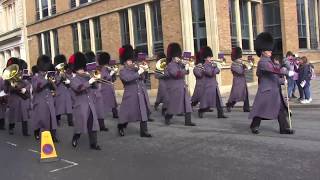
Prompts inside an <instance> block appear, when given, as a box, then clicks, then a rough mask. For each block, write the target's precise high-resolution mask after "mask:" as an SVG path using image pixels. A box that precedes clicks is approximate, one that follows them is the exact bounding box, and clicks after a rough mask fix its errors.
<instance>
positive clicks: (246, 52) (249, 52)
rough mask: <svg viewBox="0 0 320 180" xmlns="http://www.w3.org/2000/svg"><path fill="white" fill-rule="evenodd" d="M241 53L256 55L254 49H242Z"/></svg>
mask: <svg viewBox="0 0 320 180" xmlns="http://www.w3.org/2000/svg"><path fill="white" fill-rule="evenodd" d="M242 54H243V55H256V52H255V51H250V50H244V51H242Z"/></svg>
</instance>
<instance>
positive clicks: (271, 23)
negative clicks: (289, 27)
mask: <svg viewBox="0 0 320 180" xmlns="http://www.w3.org/2000/svg"><path fill="white" fill-rule="evenodd" d="M263 16H264V21H263V22H264V30H265V31H267V32H269V33H271V34H272V35H273V38H274V49H273V51H274V54H278V53H280V54H281V53H282V34H281V19H280V17H281V16H280V7H279V1H278V0H264V1H263Z"/></svg>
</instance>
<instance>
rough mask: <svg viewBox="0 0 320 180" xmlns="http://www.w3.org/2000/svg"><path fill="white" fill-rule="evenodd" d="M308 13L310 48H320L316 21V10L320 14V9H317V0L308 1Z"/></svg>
mask: <svg viewBox="0 0 320 180" xmlns="http://www.w3.org/2000/svg"><path fill="white" fill-rule="evenodd" d="M308 3H309V4H308V6H309V8H308V11H309V12H308V13H309V31H310V48H311V49H317V48H318V39H317V31H318V30H317V21H316V12H315V11H316V10H317V11H318V12H319V9H318V8H317V7H316V4H315V0H309V1H308Z"/></svg>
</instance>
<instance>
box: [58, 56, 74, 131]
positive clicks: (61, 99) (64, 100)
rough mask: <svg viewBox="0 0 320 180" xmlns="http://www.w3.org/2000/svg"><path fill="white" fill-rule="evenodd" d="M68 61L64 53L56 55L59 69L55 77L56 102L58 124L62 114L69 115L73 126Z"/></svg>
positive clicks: (70, 123)
mask: <svg viewBox="0 0 320 180" xmlns="http://www.w3.org/2000/svg"><path fill="white" fill-rule="evenodd" d="M66 63H67V59H66V57H65V56H64V55H63V54H60V55H57V56H56V57H54V65H55V68H56V70H57V74H56V77H55V79H56V82H55V83H56V86H57V89H56V95H55V96H54V104H55V108H56V118H57V123H58V125H60V120H61V115H67V120H68V125H69V126H73V121H72V102H71V91H70V77H69V75H68V74H67V73H66V66H67V64H66Z"/></svg>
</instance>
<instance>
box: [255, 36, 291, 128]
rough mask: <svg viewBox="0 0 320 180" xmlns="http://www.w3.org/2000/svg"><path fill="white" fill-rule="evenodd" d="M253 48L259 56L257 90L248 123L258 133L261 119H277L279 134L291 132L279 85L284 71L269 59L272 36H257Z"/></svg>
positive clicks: (271, 48)
mask: <svg viewBox="0 0 320 180" xmlns="http://www.w3.org/2000/svg"><path fill="white" fill-rule="evenodd" d="M255 50H256V53H257V55H258V56H259V57H260V61H259V63H258V67H257V73H256V74H257V76H258V92H257V94H256V97H255V99H254V103H253V107H252V110H251V112H250V115H249V119H252V123H251V125H250V128H251V131H252V133H254V134H258V133H259V126H260V123H261V120H270V119H278V122H279V127H280V134H293V133H294V130H292V129H291V128H290V126H289V123H288V120H287V117H288V109H287V105H286V103H285V101H284V98H283V95H282V92H281V87H280V85H281V84H282V83H283V82H284V79H283V78H281V76H283V75H285V74H286V73H285V72H283V71H282V69H281V66H279V65H277V64H275V63H274V62H273V61H272V60H271V56H272V50H273V37H272V35H271V34H269V33H267V32H263V33H261V34H259V35H258V36H257V39H256V42H255Z"/></svg>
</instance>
